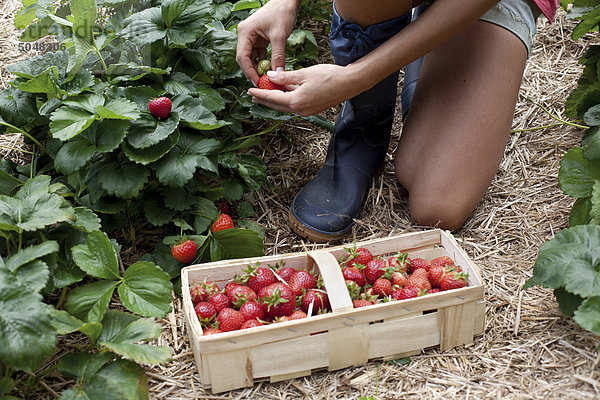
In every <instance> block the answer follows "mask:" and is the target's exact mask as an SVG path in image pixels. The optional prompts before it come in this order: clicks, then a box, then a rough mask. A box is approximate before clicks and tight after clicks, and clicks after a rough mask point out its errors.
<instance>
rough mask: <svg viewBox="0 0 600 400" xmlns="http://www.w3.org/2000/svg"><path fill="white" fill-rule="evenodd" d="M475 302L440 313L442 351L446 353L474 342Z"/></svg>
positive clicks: (452, 307) (449, 308)
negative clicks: (453, 348)
mask: <svg viewBox="0 0 600 400" xmlns="http://www.w3.org/2000/svg"><path fill="white" fill-rule="evenodd" d="M474 313H475V302H473V301H471V302H468V303H465V304H460V305H456V306H450V307H444V308H442V309H440V310H439V311H438V317H439V318H438V324H439V329H440V334H441V337H440V350H441V351H446V350H448V349H451V348H452V347H455V346H460V345H462V344H466V343H471V342H472V341H473V334H474V324H475V314H474Z"/></svg>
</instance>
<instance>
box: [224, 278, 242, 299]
mask: <svg viewBox="0 0 600 400" xmlns="http://www.w3.org/2000/svg"><path fill="white" fill-rule="evenodd" d="M238 286H241V285H240V284H239V282H237V281H232V282H228V283H227V284H226V285H225V287H224V288H223V293H225V295H227V297H229V293H230V292H231V291H232V290H233V289H234V288H236V287H238Z"/></svg>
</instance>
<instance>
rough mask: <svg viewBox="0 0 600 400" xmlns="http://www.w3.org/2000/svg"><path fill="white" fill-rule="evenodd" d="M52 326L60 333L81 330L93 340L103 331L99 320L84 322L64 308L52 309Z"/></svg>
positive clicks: (65, 333)
mask: <svg viewBox="0 0 600 400" xmlns="http://www.w3.org/2000/svg"><path fill="white" fill-rule="evenodd" d="M52 326H54V328H55V329H56V332H57V333H58V334H59V335H67V334H69V333H73V332H81V333H83V334H84V335H86V336H87V337H88V338H89V339H90V340H91V341H92V342H96V340H98V338H99V337H100V334H101V333H102V324H101V323H99V322H83V321H81V320H80V319H78V318H75V317H74V316H72V315H71V314H69V313H68V312H66V311H63V310H56V309H53V310H52Z"/></svg>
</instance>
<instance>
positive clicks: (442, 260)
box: [431, 256, 454, 267]
mask: <svg viewBox="0 0 600 400" xmlns="http://www.w3.org/2000/svg"><path fill="white" fill-rule="evenodd" d="M431 265H441V266H442V267H445V266H446V265H454V260H453V259H451V258H450V257H448V256H441V257H437V258H434V259H433V260H431Z"/></svg>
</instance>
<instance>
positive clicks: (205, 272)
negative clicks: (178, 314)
mask: <svg viewBox="0 0 600 400" xmlns="http://www.w3.org/2000/svg"><path fill="white" fill-rule="evenodd" d="M357 245H359V246H362V247H366V248H368V249H369V250H371V251H372V252H373V254H376V255H391V254H396V253H397V252H398V250H402V251H405V252H408V253H409V257H422V258H425V259H433V258H435V257H438V256H442V255H447V256H450V257H451V258H452V259H454V260H455V262H456V264H457V265H460V266H461V267H462V268H463V270H464V271H466V272H468V273H469V281H468V286H467V287H464V288H461V289H456V290H451V291H447V292H440V293H436V294H431V295H427V296H423V297H417V298H413V299H408V300H399V301H392V302H388V303H380V304H376V305H372V306H368V307H362V308H353V307H352V301H351V299H350V296H349V294H348V291H347V289H346V286H345V282H344V278H343V276H342V274H341V269H340V267H339V264H338V260H339V259H340V258H342V257H344V256H345V255H347V251H346V250H345V248H348V247H350V245H348V244H347V245H343V246H336V247H329V248H326V249H323V250H316V251H311V252H305V253H292V254H284V255H277V256H266V257H258V258H252V259H243V260H226V261H219V262H216V263H209V264H203V265H197V266H189V267H186V268H184V269H183V270H182V292H183V301H184V313H185V317H186V322H187V327H188V332H189V334H190V342H191V344H192V349H193V351H194V355H195V359H196V364H197V367H198V372H199V374H200V376H201V378H202V382H203V384H204V386H205V387H210V388H211V390H212V391H213V393H220V392H224V391H228V390H233V389H238V388H242V387H247V386H252V385H253V384H254V383H256V382H257V381H265V380H266V381H270V382H277V381H281V380H286V379H291V378H295V377H300V376H306V375H310V374H311V373H312V372H315V371H318V370H323V369H328V370H330V371H333V370H338V369H342V368H347V367H351V366H356V365H362V364H365V363H367V362H369V361H373V360H381V359H384V360H387V359H394V358H399V357H405V356H409V355H414V354H419V353H420V352H421V351H422V350H424V349H427V348H432V347H437V348H438V349H440V350H441V351H444V350H447V349H450V348H452V347H455V346H458V345H462V344H467V343H471V342H473V341H474V337H475V336H477V335H479V334H482V333H483V330H484V324H485V304H484V286H483V281H482V279H481V274H480V273H479V270H478V268H477V267H476V266H475V265H474V264H473V263H472V261H471V260H470V259H469V258H468V256H467V255H466V253H465V252H464V251H463V250H462V249H461V248H460V247H459V245H458V243H457V242H456V241H455V240H454V238H453V237H452V235H451V234H450V233H448V232H446V231H442V230H438V229H434V230H430V231H424V232H418V233H409V234H405V235H400V236H395V237H390V238H386V239H375V240H370V241H364V242H358V243H357ZM282 260H283V261H285V264H286V266H291V267H293V268H295V269H311V268H313V267H315V270H316V271H317V272H318V274H320V275H321V276H322V278H323V282H324V284H325V289H326V290H327V293H328V296H329V301H330V304H331V310H332V311H331V312H329V313H327V314H323V315H316V316H312V317H309V318H304V319H300V320H293V321H287V322H282V323H276V324H270V325H266V326H260V327H255V328H250V329H245V330H243V331H234V332H227V333H221V334H217V335H210V336H202V328H201V326H200V322H199V321H198V319H197V317H196V314H195V312H194V309H193V305H192V302H191V296H190V294H189V287H190V284H193V282H197V281H201V280H203V279H204V278H206V279H208V280H212V281H214V282H216V283H217V284H218V285H219V286H220V287H223V286H224V284H225V283H227V282H228V281H229V280H230V279H231V278H232V277H233V276H234V275H235V274H236V273H241V271H242V269H243V268H245V267H246V266H247V265H248V264H250V263H252V264H255V263H256V262H259V263H260V264H261V265H265V266H266V265H268V264H270V265H274V264H275V263H277V262H280V261H282ZM400 338H402V340H399V339H400ZM349 348H352V351H348V349H349Z"/></svg>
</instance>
